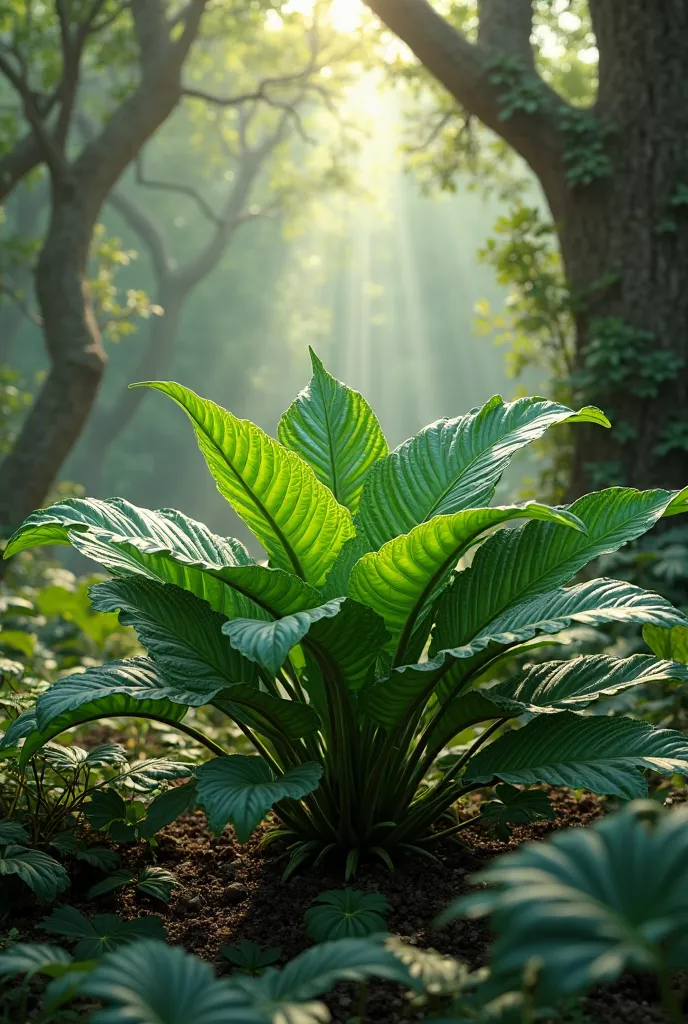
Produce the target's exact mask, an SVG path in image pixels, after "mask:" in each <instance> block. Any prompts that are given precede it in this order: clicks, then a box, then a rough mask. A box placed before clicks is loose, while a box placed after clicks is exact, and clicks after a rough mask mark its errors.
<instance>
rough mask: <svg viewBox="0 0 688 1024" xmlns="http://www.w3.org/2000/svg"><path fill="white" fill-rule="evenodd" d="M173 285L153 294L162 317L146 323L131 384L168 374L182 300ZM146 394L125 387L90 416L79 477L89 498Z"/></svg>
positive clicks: (95, 492) (95, 494)
mask: <svg viewBox="0 0 688 1024" xmlns="http://www.w3.org/2000/svg"><path fill="white" fill-rule="evenodd" d="M175 283H176V282H175V278H174V277H171V278H170V280H169V281H168V283H167V286H166V287H160V288H159V291H158V294H157V295H156V302H157V303H159V305H161V306H162V308H163V309H164V311H165V312H164V314H163V316H160V317H157V316H156V317H154V318H153V319H152V320H151V322H150V326H149V328H148V330H149V335H148V339H147V341H146V344H145V346H144V349H143V353H142V356H141V359H140V361H139V363H138V366H137V368H136V372H135V374H134V377H133V380H134V381H143V380H161V379H164V378H165V377H166V376H167V375H168V373H169V370H170V367H171V365H172V361H173V359H174V353H175V345H176V341H177V334H178V331H179V321H180V318H181V311H182V307H183V305H184V302H185V301H186V294H185V293H182V292H181V291H180V290H179V289H177V288H175ZM147 393H148V392H147V390H146V389H145V388H133V389H129V388H125V389H124V390H122V391H121V392H120V393H119V394H118V396H117V399H116V401H115V403H114V404H113V405H112V406H111V407H110V408H109V409H106V410H105V411H104V412H102V413H100V414H99V415H98V414H96V415H95V416H94V418H93V420H92V423H91V425H90V426H89V434H88V439H87V446H86V452H85V455H84V472H83V474H82V477H81V478H82V479H83V480H84V482H85V484H86V490H87V493H88V494H89V495H90V496H91V497H99V496H104V495H102V493H101V492H102V487H103V484H102V481H103V468H104V464H105V460H106V458H107V454H108V451H109V449H110V446H111V445H112V444H113V442H114V441H115V440H116V438H118V437H119V436H120V434H121V433H122V431H123V430H125V429H126V428H127V427H128V426H129V424H130V423H131V421H132V419H133V418H134V416H135V415H136V413H137V411H138V409H139V406H140V405H141V402H142V401H143V399H144V398H145V396H146V394H147Z"/></svg>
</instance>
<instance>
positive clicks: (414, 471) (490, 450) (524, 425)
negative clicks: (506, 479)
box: [357, 395, 609, 550]
mask: <svg viewBox="0 0 688 1024" xmlns="http://www.w3.org/2000/svg"><path fill="white" fill-rule="evenodd" d="M565 422H588V423H597V424H600V425H601V426H606V427H608V426H609V421H608V420H607V418H606V416H604V414H603V413H602V412H600V410H599V409H595V408H593V407H592V406H587V407H586V408H584V409H581V410H580V412H578V413H576V412H574V411H573V410H572V409H568V408H567V407H566V406H564V405H559V404H558V403H556V402H549V401H547V400H546V399H544V398H520V399H518V400H517V401H516V402H508V403H505V402H504V401H503V399H502V398H500V397H499V395H497V396H495V397H494V398H491V399H490V401H489V402H487V404H486V405H484V406H483V407H482V409H473V410H472V411H471V412H469V413H468V414H467V415H465V416H459V417H457V418H456V419H452V420H447V419H443V420H438V421H437V422H436V423H432V424H430V426H428V427H425V429H424V430H422V431H421V432H420V433H419V434H417V435H416V436H415V437H412V438H411V439H410V440H409V441H405V442H404V444H402V445H401V446H400V447H399V448H397V449H396V451H393V452H392V453H391V454H390V455H388V456H387V457H386V458H384V459H381V460H380V461H379V462H377V463H376V464H375V465H374V466H373V468H372V469H371V471H370V473H369V474H368V478H367V479H366V482H365V485H364V488H363V497H362V499H361V505H360V508H359V511H358V516H357V520H358V521H360V524H361V527H362V528H363V530H364V531H365V533H366V534H367V536H368V539H369V540H370V542H371V547H372V549H373V550H377V549H378V548H380V547H382V545H383V544H384V543H386V541H388V540H391V539H392V538H393V537H398V536H399V535H400V534H403V533H409V531H410V530H412V529H413V527H414V526H418V525H419V524H420V523H425V522H427V521H428V520H429V519H432V518H433V516H438V515H451V514H452V513H454V512H459V511H460V510H461V509H466V508H478V507H480V506H484V505H487V504H488V503H489V501H490V499H491V497H492V494H493V492H494V489H495V487H496V485H497V483H498V482H499V479H500V477H501V475H502V473H503V472H504V470H505V469H506V467H507V466H508V465H509V462H510V461H511V458H512V456H513V455H514V454H515V452H517V451H518V450H519V448H522V447H523V446H524V445H527V444H530V442H531V441H536V440H537V439H538V438H539V437H542V435H543V434H544V433H545V431H546V430H547V428H548V427H551V426H553V425H554V424H556V423H565Z"/></svg>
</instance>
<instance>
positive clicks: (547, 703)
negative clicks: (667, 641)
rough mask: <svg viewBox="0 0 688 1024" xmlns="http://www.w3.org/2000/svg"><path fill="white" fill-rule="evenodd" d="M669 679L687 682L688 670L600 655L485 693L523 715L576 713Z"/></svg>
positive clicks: (550, 666) (547, 667)
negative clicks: (514, 706) (515, 703)
mask: <svg viewBox="0 0 688 1024" xmlns="http://www.w3.org/2000/svg"><path fill="white" fill-rule="evenodd" d="M668 679H682V680H684V681H688V668H686V666H685V665H677V664H676V663H675V662H671V661H659V660H658V659H657V658H653V657H652V655H650V654H634V655H633V656H632V657H630V658H611V657H609V656H608V655H604V654H598V655H588V656H586V657H582V658H574V659H573V660H572V661H549V662H545V663H544V664H541V665H535V666H533V668H530V669H527V670H526V671H525V672H520V673H519V674H518V675H517V676H513V677H512V678H511V679H507V680H506V681H505V682H503V683H498V684H497V685H496V686H491V687H490V688H489V689H488V690H484V691H482V692H484V693H485V696H486V697H488V698H489V699H490V700H493V701H499V700H500V699H504V698H507V699H509V700H514V701H518V702H519V703H520V704H521V706H522V708H523V710H524V711H533V712H542V711H559V710H562V709H565V708H570V709H571V710H575V709H576V708H582V707H585V706H586V705H587V704H590V702H591V701H594V700H596V699H597V698H598V697H601V696H611V695H613V694H615V693H619V692H620V691H621V690H625V689H626V688H627V687H629V686H639V685H642V684H643V683H651V682H652V683H653V682H662V681H664V680H668Z"/></svg>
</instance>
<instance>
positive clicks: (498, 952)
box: [0, 800, 688, 1024]
mask: <svg viewBox="0 0 688 1024" xmlns="http://www.w3.org/2000/svg"><path fill="white" fill-rule="evenodd" d="M687 818H688V811H687V810H686V808H682V809H680V810H673V811H670V812H667V811H665V810H663V809H662V808H661V807H660V805H659V804H658V803H656V802H655V801H649V800H644V801H635V802H633V803H631V804H630V805H628V806H627V807H625V808H624V809H623V810H622V811H621V812H620V813H618V814H615V815H611V816H610V817H608V818H605V819H604V820H601V821H598V822H597V823H596V824H595V825H593V826H592V827H590V828H573V829H568V830H565V831H562V832H559V833H557V834H556V835H554V836H553V837H551V838H550V839H548V840H546V841H543V842H537V843H528V844H526V845H525V846H522V847H521V848H520V849H518V850H516V851H514V852H511V853H508V854H506V855H505V856H502V857H499V858H497V859H496V860H495V861H493V862H492V863H491V864H490V865H489V866H488V867H487V869H486V870H484V871H482V872H481V873H480V874H478V875H477V876H475V879H474V881H475V882H479V883H483V887H482V888H480V889H477V890H476V891H474V892H473V893H471V894H469V895H467V896H462V897H460V898H459V899H458V900H456V901H454V903H453V904H451V905H450V906H449V907H448V908H447V910H446V911H445V912H444V913H443V914H442V915H440V918H439V919H438V920H437V921H435V925H436V926H442V925H443V924H444V923H446V922H447V921H449V920H452V919H454V918H456V917H457V916H468V917H481V916H484V915H486V914H490V915H491V926H492V930H493V931H494V933H495V935H496V938H495V941H494V943H493V944H492V946H491V948H490V956H489V966H488V967H487V968H482V969H480V970H478V971H471V970H470V969H469V968H468V966H467V965H466V964H464V963H462V962H461V961H457V960H455V959H453V958H452V957H449V956H444V955H442V954H440V953H437V952H436V951H435V950H433V949H419V948H417V947H416V946H414V945H411V944H410V943H408V942H404V941H402V940H401V939H399V938H397V937H396V936H393V935H389V934H388V933H387V931H386V927H385V921H384V918H383V917H382V916H381V914H384V911H385V909H386V908H387V903H386V900H385V898H384V897H383V896H382V894H381V893H375V892H368V893H362V892H355V891H353V890H347V889H343V890H339V891H336V892H327V893H321V894H320V896H319V897H318V898H317V901H316V906H315V907H313V908H311V910H309V911H308V912H307V915H306V924H307V929H308V933H309V935H310V937H311V938H313V939H314V940H316V941H318V942H319V943H320V944H319V945H316V946H314V947H312V948H310V949H307V950H306V951H305V952H303V953H301V954H299V955H298V956H297V957H296V958H295V959H293V960H291V961H289V962H288V963H286V964H285V965H284V966H274V965H275V964H276V963H277V962H278V961H280V960H281V959H282V957H281V949H279V948H271V949H262V948H261V947H260V946H258V945H256V944H255V943H253V942H249V941H247V940H242V941H241V942H240V943H239V945H238V946H235V947H224V949H223V954H224V956H225V958H226V959H227V960H228V961H229V963H230V964H231V965H232V968H233V969H232V973H231V975H230V976H229V977H228V978H227V977H223V978H216V977H215V975H214V973H213V970H212V967H211V966H210V965H209V964H207V963H203V962H202V961H200V960H198V959H197V958H196V957H195V956H192V955H190V954H188V953H186V952H184V950H182V949H180V948H170V947H169V946H167V945H165V939H166V934H165V929H164V926H163V923H162V921H161V919H160V918H159V917H156V916H153V915H143V916H141V917H139V918H137V919H134V920H128V921H122V920H120V918H118V917H117V915H115V914H97V915H95V916H93V917H92V918H88V917H86V916H85V915H84V914H83V913H81V912H80V911H79V910H77V909H76V908H75V907H71V906H60V907H57V908H56V909H54V910H53V911H52V913H51V914H50V915H49V916H47V917H45V918H44V919H43V921H42V922H41V923H40V924H39V925H38V928H39V929H40V930H41V931H42V932H47V933H48V937H49V938H50V940H51V941H50V943H46V942H45V941H44V942H42V943H40V944H39V943H19V942H15V943H14V944H11V945H9V948H7V949H6V950H4V951H3V952H0V984H2V982H3V980H4V979H7V981H9V982H10V985H8V986H7V987H6V988H5V990H4V992H3V997H2V998H3V1003H2V1006H3V1008H4V1009H6V1010H7V1011H8V1013H9V1016H8V1017H7V1018H6V1019H8V1020H19V1019H21V1020H34V1019H36V1020H38V1019H40V1021H42V1022H44V1024H52V1022H54V1024H58V1021H59V1022H60V1024H62V1022H63V1021H64V1022H65V1024H66V1021H67V1020H69V1021H71V1020H74V1021H76V1020H82V1019H86V1016H85V1015H84V1014H81V1013H78V1012H76V1008H77V1006H79V1005H81V1006H88V1005H89V1004H88V1003H86V1004H84V999H86V1000H89V999H93V998H95V999H97V1000H99V1001H102V1003H104V1004H105V1006H104V1008H101V1009H95V1008H94V1007H93V1004H90V1009H89V1010H87V1011H86V1012H87V1016H88V1019H89V1020H93V1021H95V1022H100V1024H106V1022H107V1024H126V1022H132V1021H136V1022H138V1024H153V1022H155V1024H188V1022H189V1021H190V1020H191V1019H193V1021H194V1024H286V1022H293V1024H297V1022H298V1024H326V1022H327V1021H329V1020H330V1019H331V1018H330V1013H329V1010H328V1008H327V1006H326V1005H325V1004H324V1003H323V1002H321V1001H320V1000H319V999H318V997H319V996H321V995H323V994H324V993H326V992H328V991H329V990H330V989H331V988H332V987H333V986H334V985H335V984H337V983H338V982H342V981H349V982H358V983H359V984H360V985H361V989H360V995H359V1002H360V1011H359V1012H360V1016H359V1017H356V1018H352V1022H351V1024H353V1022H354V1020H355V1021H360V1020H363V1019H365V1004H366V987H367V983H368V981H369V980H370V979H371V978H378V979H386V980H391V981H394V982H396V983H397V984H400V985H402V986H403V987H404V988H405V989H406V990H407V992H406V998H407V1000H408V1001H409V1002H410V1005H411V1007H412V1008H413V1009H415V1010H419V1009H422V1010H423V1011H424V1019H427V1020H435V1021H437V1022H438V1024H439V1022H442V1024H471V1022H473V1024H535V1021H548V1022H554V1021H561V1022H573V1021H579V1020H582V1019H583V1018H582V1017H581V1016H580V1012H579V1011H580V1007H579V1006H577V999H578V997H579V996H581V995H583V994H585V993H586V992H587V991H588V990H589V989H591V988H592V987H593V986H595V985H598V984H600V983H609V982H613V981H616V980H617V979H618V978H619V977H620V975H621V974H622V972H623V971H624V970H627V969H632V970H635V971H640V972H643V973H647V974H652V975H654V976H655V977H656V978H657V980H658V982H659V990H660V998H661V1002H662V1005H663V1008H664V1011H665V1014H666V1019H667V1021H669V1022H671V1024H681V1022H682V1021H683V1019H684V1018H683V1011H682V1005H681V1003H682V998H683V997H682V993H681V991H680V988H677V986H676V983H677V982H680V976H679V977H676V976H673V972H675V971H677V970H681V969H685V967H686V966H688V943H687V942H686V924H687V923H688V918H687V914H688V900H687V897H686V892H687V891H688V890H687V888H686V882H687V881H688V831H687V830H686V823H687ZM629 850H632V851H633V856H632V857H629ZM317 904H319V906H318V905H317ZM314 913H315V914H316V915H318V916H317V917H313V916H312V915H313V914H314ZM309 915H311V917H310V920H309ZM316 924H317V927H315V925H316ZM316 933H317V934H316ZM56 942H60V943H61V944H60V945H56V944H55V943H56ZM65 944H67V945H68V947H69V950H66V949H64V948H63V946H64V945H65ZM39 977H40V978H41V979H42V980H43V986H41V988H42V990H40V989H39V987H38V986H37V985H36V982H37V980H38V978H39ZM20 979H22V980H23V984H22V982H21V980H20ZM32 1001H37V1002H38V1006H40V1013H39V1016H35V1015H34V1013H33V1012H32V1011H33V1006H32V1005H31V1003H32ZM75 1001H78V1002H76V1003H75V1005H74V1010H75V1014H74V1016H72V1015H69V1016H67V1015H66V1014H69V1012H70V1011H69V1010H68V1009H67V1006H68V1005H69V1004H72V1003H74V1002H75ZM15 1008H16V1010H17V1013H16V1014H15V1015H14V1016H12V1011H13V1010H14V1009H15ZM63 1014H65V1016H63ZM586 1019H587V1018H586Z"/></svg>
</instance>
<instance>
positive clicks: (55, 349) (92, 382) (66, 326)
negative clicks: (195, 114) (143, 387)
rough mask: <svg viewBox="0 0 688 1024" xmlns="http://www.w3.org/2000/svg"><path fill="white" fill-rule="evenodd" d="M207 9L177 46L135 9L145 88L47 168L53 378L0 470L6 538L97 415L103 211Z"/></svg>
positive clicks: (46, 298) (157, 115)
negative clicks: (91, 300)
mask: <svg viewBox="0 0 688 1024" xmlns="http://www.w3.org/2000/svg"><path fill="white" fill-rule="evenodd" d="M206 3H207V0H190V2H189V3H188V5H187V7H186V9H185V17H184V18H183V19H182V26H181V31H180V32H179V34H178V35H177V37H176V38H174V39H172V38H171V36H170V26H169V25H168V23H167V21H166V19H165V17H164V14H163V11H164V8H163V6H162V5H161V3H160V2H159V0H133V3H132V15H133V18H134V23H135V30H136V38H137V41H138V46H139V52H140V83H139V85H138V87H137V89H136V90H135V92H134V93H133V94H132V95H131V96H130V97H129V98H128V99H127V100H125V101H124V102H123V103H122V104H121V105H120V106H119V107H118V108H117V110H116V111H115V112H114V114H113V115H112V117H111V118H110V120H109V121H108V122H107V123H106V124H105V125H104V127H103V128H102V130H101V131H100V133H99V134H98V135H97V136H96V137H95V138H94V139H93V140H92V141H90V142H88V143H87V144H86V145H85V146H84V148H83V150H82V151H81V153H80V154H79V155H78V156H77V157H76V159H75V160H74V161H73V162H72V163H71V164H66V162H65V158H64V153H62V154H60V153H58V154H57V156H58V159H57V160H56V159H55V158H54V154H53V158H52V159H51V161H50V162H49V167H50V173H51V184H52V193H51V198H52V204H51V217H50V224H49V227H48V232H47V235H46V238H45V242H44V245H43V249H42V251H41V254H40V257H39V261H38V267H37V271H36V291H37V296H38V301H39V305H40V308H41V316H42V319H43V331H44V336H45V342H46V348H47V351H48V355H49V358H50V363H51V366H50V370H49V372H48V376H47V378H46V381H45V383H44V385H43V387H42V389H41V391H40V393H39V395H38V398H37V400H36V402H35V403H34V406H33V407H32V409H31V411H30V413H29V415H28V417H27V419H26V421H25V423H24V425H23V428H22V430H21V432H20V434H19V437H18V438H17V440H16V441H15V444H14V446H13V448H12V451H11V452H10V453H9V454H8V455H7V456H6V458H5V459H4V461H3V463H2V465H1V466H0V530H2V531H3V532H5V533H6V532H7V530H8V529H12V528H13V527H16V526H18V525H19V523H20V522H21V521H22V520H23V519H24V518H25V517H26V516H27V515H29V513H30V512H31V511H32V510H33V509H34V508H36V507H37V506H39V505H40V504H41V502H42V501H43V500H44V499H45V497H46V494H47V493H48V491H49V488H50V486H51V485H52V483H53V481H54V479H55V477H56V475H57V473H58V471H59V469H60V467H61V466H62V463H63V462H64V460H65V458H66V457H67V455H68V454H69V451H70V450H71V448H72V446H73V445H74V443H75V441H76V440H77V438H78V436H79V434H80V432H81V430H82V429H83V427H84V424H85V422H86V420H87V418H88V416H89V413H90V412H91V408H92V407H93V403H94V401H95V398H96V395H97V393H98V389H99V386H100V382H101V380H102V377H103V373H104V371H105V366H106V356H105V351H104V349H103V345H102V341H101V338H100V333H99V331H98V327H97V324H96V322H95V319H94V317H93V316H92V314H91V312H90V309H89V307H88V303H87V300H86V296H85V293H84V287H83V284H84V275H85V271H86V263H87V259H88V251H89V245H90V241H91V237H92V234H93V228H94V226H95V223H96V221H97V218H98V215H99V213H100V210H101V207H102V205H103V203H104V202H105V199H106V198H107V196H108V194H109V192H110V190H111V189H112V188H113V186H114V185H115V183H116V182H117V180H118V179H119V177H120V176H121V174H122V173H123V171H124V170H125V169H126V167H127V166H128V165H129V163H131V161H132V160H133V159H134V157H135V156H136V154H137V153H138V152H139V151H140V149H141V147H142V146H143V144H144V142H145V141H146V140H147V139H148V138H149V137H150V136H151V135H152V134H153V133H154V132H155V130H156V129H157V128H158V127H159V126H160V125H161V124H162V123H163V121H165V120H166V118H167V117H168V116H169V114H170V113H171V112H172V110H173V109H174V108H175V106H176V105H177V103H178V102H179V99H180V97H181V88H182V86H181V71H182V67H183V64H184V61H185V58H186V55H187V53H188V51H189V48H190V46H191V44H192V42H193V41H194V39H195V38H196V35H197V32H198V29H199V25H200V20H201V17H202V15H203V11H204V8H205V6H206Z"/></svg>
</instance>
